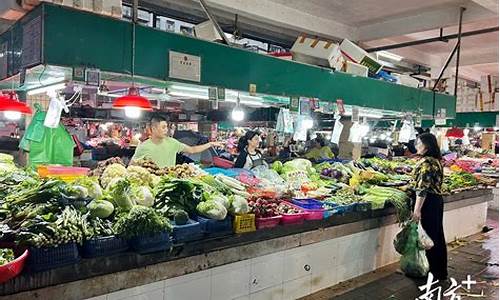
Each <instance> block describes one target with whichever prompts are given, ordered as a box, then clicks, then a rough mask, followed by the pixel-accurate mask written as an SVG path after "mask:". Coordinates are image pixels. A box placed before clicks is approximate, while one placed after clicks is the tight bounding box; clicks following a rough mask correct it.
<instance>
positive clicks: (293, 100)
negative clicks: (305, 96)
mask: <svg viewBox="0 0 500 300" xmlns="http://www.w3.org/2000/svg"><path fill="white" fill-rule="evenodd" d="M290 110H291V111H298V110H299V97H290Z"/></svg>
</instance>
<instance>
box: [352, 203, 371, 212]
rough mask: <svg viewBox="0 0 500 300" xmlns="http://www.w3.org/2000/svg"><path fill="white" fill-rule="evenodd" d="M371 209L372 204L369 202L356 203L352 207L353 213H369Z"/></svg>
mask: <svg viewBox="0 0 500 300" xmlns="http://www.w3.org/2000/svg"><path fill="white" fill-rule="evenodd" d="M371 209H372V204H371V203H370V202H358V203H356V206H355V207H354V210H355V211H360V212H363V211H370V210H371Z"/></svg>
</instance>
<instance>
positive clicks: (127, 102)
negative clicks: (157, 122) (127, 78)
mask: <svg viewBox="0 0 500 300" xmlns="http://www.w3.org/2000/svg"><path fill="white" fill-rule="evenodd" d="M125 107H134V108H139V109H141V110H153V107H152V106H151V103H150V102H149V100H148V99H146V98H145V97H142V96H141V95H139V90H138V89H137V88H135V87H131V88H129V90H128V94H127V95H125V96H121V97H119V98H116V99H115V100H114V101H113V108H125Z"/></svg>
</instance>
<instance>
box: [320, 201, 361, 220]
mask: <svg viewBox="0 0 500 300" xmlns="http://www.w3.org/2000/svg"><path fill="white" fill-rule="evenodd" d="M329 205H330V206H333V207H328V208H325V212H324V214H323V216H324V218H325V219H327V218H329V217H331V216H333V215H343V214H346V213H349V212H353V211H354V209H355V207H356V203H353V204H349V205H338V204H335V203H329Z"/></svg>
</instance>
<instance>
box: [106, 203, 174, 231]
mask: <svg viewBox="0 0 500 300" xmlns="http://www.w3.org/2000/svg"><path fill="white" fill-rule="evenodd" d="M113 230H114V231H115V233H116V235H117V236H120V237H123V238H125V239H131V238H134V237H141V236H147V235H153V234H157V233H160V232H164V231H170V230H171V225H170V222H169V221H168V220H167V219H166V218H165V217H163V216H162V215H160V214H159V213H157V212H156V211H155V210H154V209H153V208H151V207H145V206H141V205H135V206H133V207H132V209H131V210H130V211H129V212H127V213H123V214H121V215H120V216H119V218H118V220H117V221H116V223H115V224H114V226H113Z"/></svg>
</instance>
